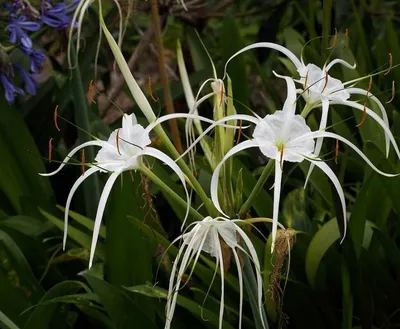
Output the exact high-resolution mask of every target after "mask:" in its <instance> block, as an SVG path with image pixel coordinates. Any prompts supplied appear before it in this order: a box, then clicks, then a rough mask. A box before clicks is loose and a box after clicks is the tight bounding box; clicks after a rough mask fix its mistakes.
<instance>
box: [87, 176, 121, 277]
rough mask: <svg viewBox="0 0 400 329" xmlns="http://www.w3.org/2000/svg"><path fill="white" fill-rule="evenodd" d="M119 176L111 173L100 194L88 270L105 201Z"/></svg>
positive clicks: (97, 236)
mask: <svg viewBox="0 0 400 329" xmlns="http://www.w3.org/2000/svg"><path fill="white" fill-rule="evenodd" d="M119 174H120V173H119V172H116V173H112V174H111V176H110V177H109V178H108V180H107V182H106V185H104V189H103V192H101V196H100V201H99V205H98V207H97V213H96V218H95V220H94V227H93V236H92V245H91V247H90V257H89V269H90V268H91V267H92V265H93V258H94V252H95V250H96V244H97V239H98V238H99V232H100V225H101V220H102V218H103V214H104V209H105V208H106V203H107V199H108V197H109V195H110V192H111V189H112V187H113V185H114V183H115V180H116V179H117V178H118V176H119Z"/></svg>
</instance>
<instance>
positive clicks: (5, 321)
mask: <svg viewBox="0 0 400 329" xmlns="http://www.w3.org/2000/svg"><path fill="white" fill-rule="evenodd" d="M0 327H1V328H2V329H20V328H19V327H18V326H17V325H16V324H15V323H14V322H12V321H11V320H10V319H9V318H8V317H7V315H5V314H4V313H3V312H2V311H0Z"/></svg>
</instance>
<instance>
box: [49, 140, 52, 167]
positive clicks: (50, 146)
mask: <svg viewBox="0 0 400 329" xmlns="http://www.w3.org/2000/svg"><path fill="white" fill-rule="evenodd" d="M52 154H53V137H51V138H50V140H49V162H51V155H52Z"/></svg>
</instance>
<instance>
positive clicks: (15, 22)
mask: <svg viewBox="0 0 400 329" xmlns="http://www.w3.org/2000/svg"><path fill="white" fill-rule="evenodd" d="M0 1H1V0H0ZM4 1H5V2H3V3H2V4H0V11H3V13H5V12H8V14H7V15H6V16H4V17H7V18H8V20H9V24H8V25H7V26H6V27H5V31H7V32H8V37H9V40H8V41H9V43H10V44H11V45H15V46H16V47H18V48H19V49H20V50H21V52H22V53H23V54H24V55H25V56H27V57H28V59H29V63H30V64H29V70H26V69H24V68H23V67H21V66H20V65H17V64H13V63H11V61H10V60H9V58H8V56H7V55H6V53H5V51H3V50H2V48H1V47H2V43H1V41H2V40H0V86H3V89H4V91H5V97H6V100H7V101H8V102H9V103H13V102H14V100H15V97H16V95H23V94H24V93H25V92H27V93H28V94H31V95H35V94H36V88H37V83H36V81H35V79H34V78H35V76H36V75H37V73H38V72H39V71H40V69H41V68H42V66H43V63H44V59H45V54H44V52H42V51H41V50H39V49H34V48H33V42H32V39H31V36H30V34H31V33H33V32H36V31H38V30H39V29H40V28H41V27H42V26H48V27H50V28H54V29H63V28H66V27H68V26H69V25H71V21H72V17H71V13H72V12H73V10H74V8H75V7H76V6H77V4H78V3H79V1H80V0H73V1H72V2H71V3H70V2H67V1H68V0H65V2H64V1H63V2H58V3H55V4H52V2H51V0H41V5H40V8H39V9H36V8H34V7H33V6H32V5H31V4H30V3H29V1H28V0H12V2H11V1H10V0H4ZM3 49H7V48H3ZM17 74H18V77H19V80H20V81H21V83H22V84H23V85H24V90H23V89H21V88H19V87H17V86H16V78H17Z"/></svg>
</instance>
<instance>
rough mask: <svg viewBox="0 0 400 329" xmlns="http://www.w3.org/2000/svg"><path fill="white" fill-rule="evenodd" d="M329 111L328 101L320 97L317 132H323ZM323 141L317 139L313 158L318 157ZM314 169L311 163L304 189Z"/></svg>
mask: <svg viewBox="0 0 400 329" xmlns="http://www.w3.org/2000/svg"><path fill="white" fill-rule="evenodd" d="M328 110H329V100H328V99H327V98H325V97H322V114H321V121H320V123H319V130H325V128H326V124H327V122H328V112H329V111H328ZM323 141H324V138H323V137H321V138H318V139H317V143H316V145H315V150H314V152H313V154H314V155H315V156H319V153H320V152H321V148H322V142H323ZM313 169H314V164H313V163H311V165H310V168H309V169H308V173H307V177H306V182H305V183H304V188H306V186H307V183H308V180H309V178H310V176H311V173H312V171H313Z"/></svg>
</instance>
